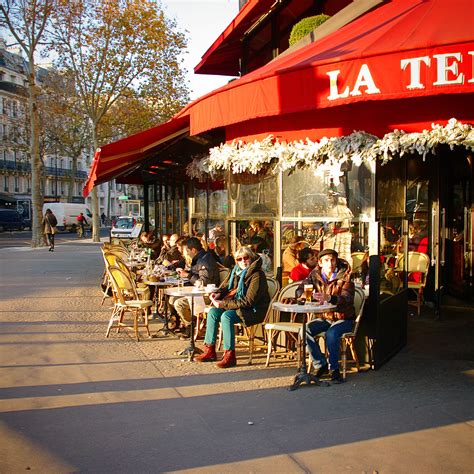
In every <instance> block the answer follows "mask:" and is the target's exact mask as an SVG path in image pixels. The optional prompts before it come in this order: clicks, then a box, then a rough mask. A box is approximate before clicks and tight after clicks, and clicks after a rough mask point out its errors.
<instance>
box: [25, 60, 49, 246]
mask: <svg viewBox="0 0 474 474" xmlns="http://www.w3.org/2000/svg"><path fill="white" fill-rule="evenodd" d="M28 67H29V72H28V92H29V95H28V110H29V115H30V129H31V135H30V159H31V208H32V219H31V230H32V237H31V246H32V247H33V248H35V247H43V246H44V245H45V242H44V235H43V226H42V224H41V223H42V220H43V193H42V190H41V177H42V174H43V163H42V162H41V158H40V143H39V113H38V88H37V86H36V77H35V64H34V60H33V57H30V58H29V64H28Z"/></svg>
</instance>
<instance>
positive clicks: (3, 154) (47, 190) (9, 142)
mask: <svg viewBox="0 0 474 474" xmlns="http://www.w3.org/2000/svg"><path fill="white" fill-rule="evenodd" d="M27 67H28V65H27V62H26V61H25V59H24V58H23V56H22V54H21V52H20V51H14V50H12V49H10V48H8V47H7V44H6V42H5V40H4V39H3V38H0V192H4V193H8V194H11V195H12V196H14V197H15V198H17V199H18V200H28V199H31V163H30V160H29V137H28V116H27V99H28V88H27V75H26V73H27ZM46 73H47V69H44V68H38V83H39V84H40V86H41V84H42V83H43V82H44V81H45V80H46V77H47V74H46ZM89 161H90V157H89V152H87V151H85V152H84V153H83V154H82V156H81V157H80V158H79V159H78V162H77V170H76V171H75V173H74V172H73V159H72V158H71V157H68V156H63V155H61V153H59V152H55V151H54V150H53V151H52V152H49V153H48V152H46V153H44V155H43V163H44V166H43V179H42V193H43V198H44V202H75V203H83V202H84V201H85V202H86V204H88V205H89V206H90V202H89V201H90V197H89V198H88V199H86V200H84V197H83V196H82V188H83V186H84V183H85V181H86V179H87V170H88V167H89ZM73 174H74V176H73ZM71 181H72V189H70V186H71ZM127 192H128V185H121V184H115V182H111V183H107V184H104V185H102V186H100V187H99V189H98V193H99V203H100V206H99V209H100V213H101V214H102V213H104V214H106V215H109V216H116V215H120V214H121V213H122V211H121V205H122V202H121V200H119V197H120V196H124V195H127ZM131 193H132V195H133V197H131V199H132V198H138V196H139V194H140V190H139V189H137V187H136V186H135V188H134V189H131Z"/></svg>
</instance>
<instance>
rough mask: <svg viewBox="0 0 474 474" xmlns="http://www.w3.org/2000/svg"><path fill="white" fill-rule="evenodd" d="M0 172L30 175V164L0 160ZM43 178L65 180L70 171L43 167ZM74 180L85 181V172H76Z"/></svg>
mask: <svg viewBox="0 0 474 474" xmlns="http://www.w3.org/2000/svg"><path fill="white" fill-rule="evenodd" d="M0 170H9V171H18V172H25V171H26V172H28V173H31V163H30V162H27V161H24V162H23V161H12V160H0ZM43 174H44V176H55V177H56V176H57V177H58V178H65V177H69V176H71V170H68V169H64V168H56V167H54V166H45V167H44V168H43ZM76 178H79V179H87V171H80V170H78V171H76Z"/></svg>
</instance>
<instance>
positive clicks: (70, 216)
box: [43, 202, 92, 232]
mask: <svg viewBox="0 0 474 474" xmlns="http://www.w3.org/2000/svg"><path fill="white" fill-rule="evenodd" d="M46 209H51V210H52V211H53V214H54V215H55V216H56V219H57V220H58V229H59V230H61V231H63V230H69V231H70V232H75V231H76V227H77V216H78V215H79V214H80V213H81V212H82V213H83V214H84V217H85V218H86V220H87V224H88V225H87V227H88V228H91V226H92V212H91V211H90V210H89V208H88V207H87V206H86V205H85V204H75V203H71V202H46V203H44V205H43V215H44V213H45V212H46Z"/></svg>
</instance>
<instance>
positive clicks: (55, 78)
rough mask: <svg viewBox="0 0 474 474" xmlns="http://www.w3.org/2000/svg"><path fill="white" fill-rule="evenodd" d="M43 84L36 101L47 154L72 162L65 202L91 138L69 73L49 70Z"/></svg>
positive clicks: (71, 194)
mask: <svg viewBox="0 0 474 474" xmlns="http://www.w3.org/2000/svg"><path fill="white" fill-rule="evenodd" d="M45 82H46V84H45V85H44V87H43V88H42V90H41V96H40V102H39V103H40V117H41V123H42V127H43V128H42V129H43V133H42V136H43V137H44V138H45V141H46V150H47V152H48V153H49V154H56V155H57V154H59V155H61V156H67V157H70V158H71V159H72V166H71V170H70V176H69V183H68V184H69V186H68V202H72V198H73V196H74V183H75V180H76V174H77V163H78V160H79V158H80V157H81V156H82V155H83V153H84V152H85V151H86V150H87V148H88V146H89V143H90V139H91V138H90V134H89V126H88V122H87V117H86V116H85V115H84V111H83V108H82V106H81V102H80V98H79V97H78V96H77V93H76V88H75V85H74V77H73V74H71V72H70V71H63V72H62V73H60V72H59V71H57V70H54V69H52V70H50V71H49V73H48V77H47V81H45Z"/></svg>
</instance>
